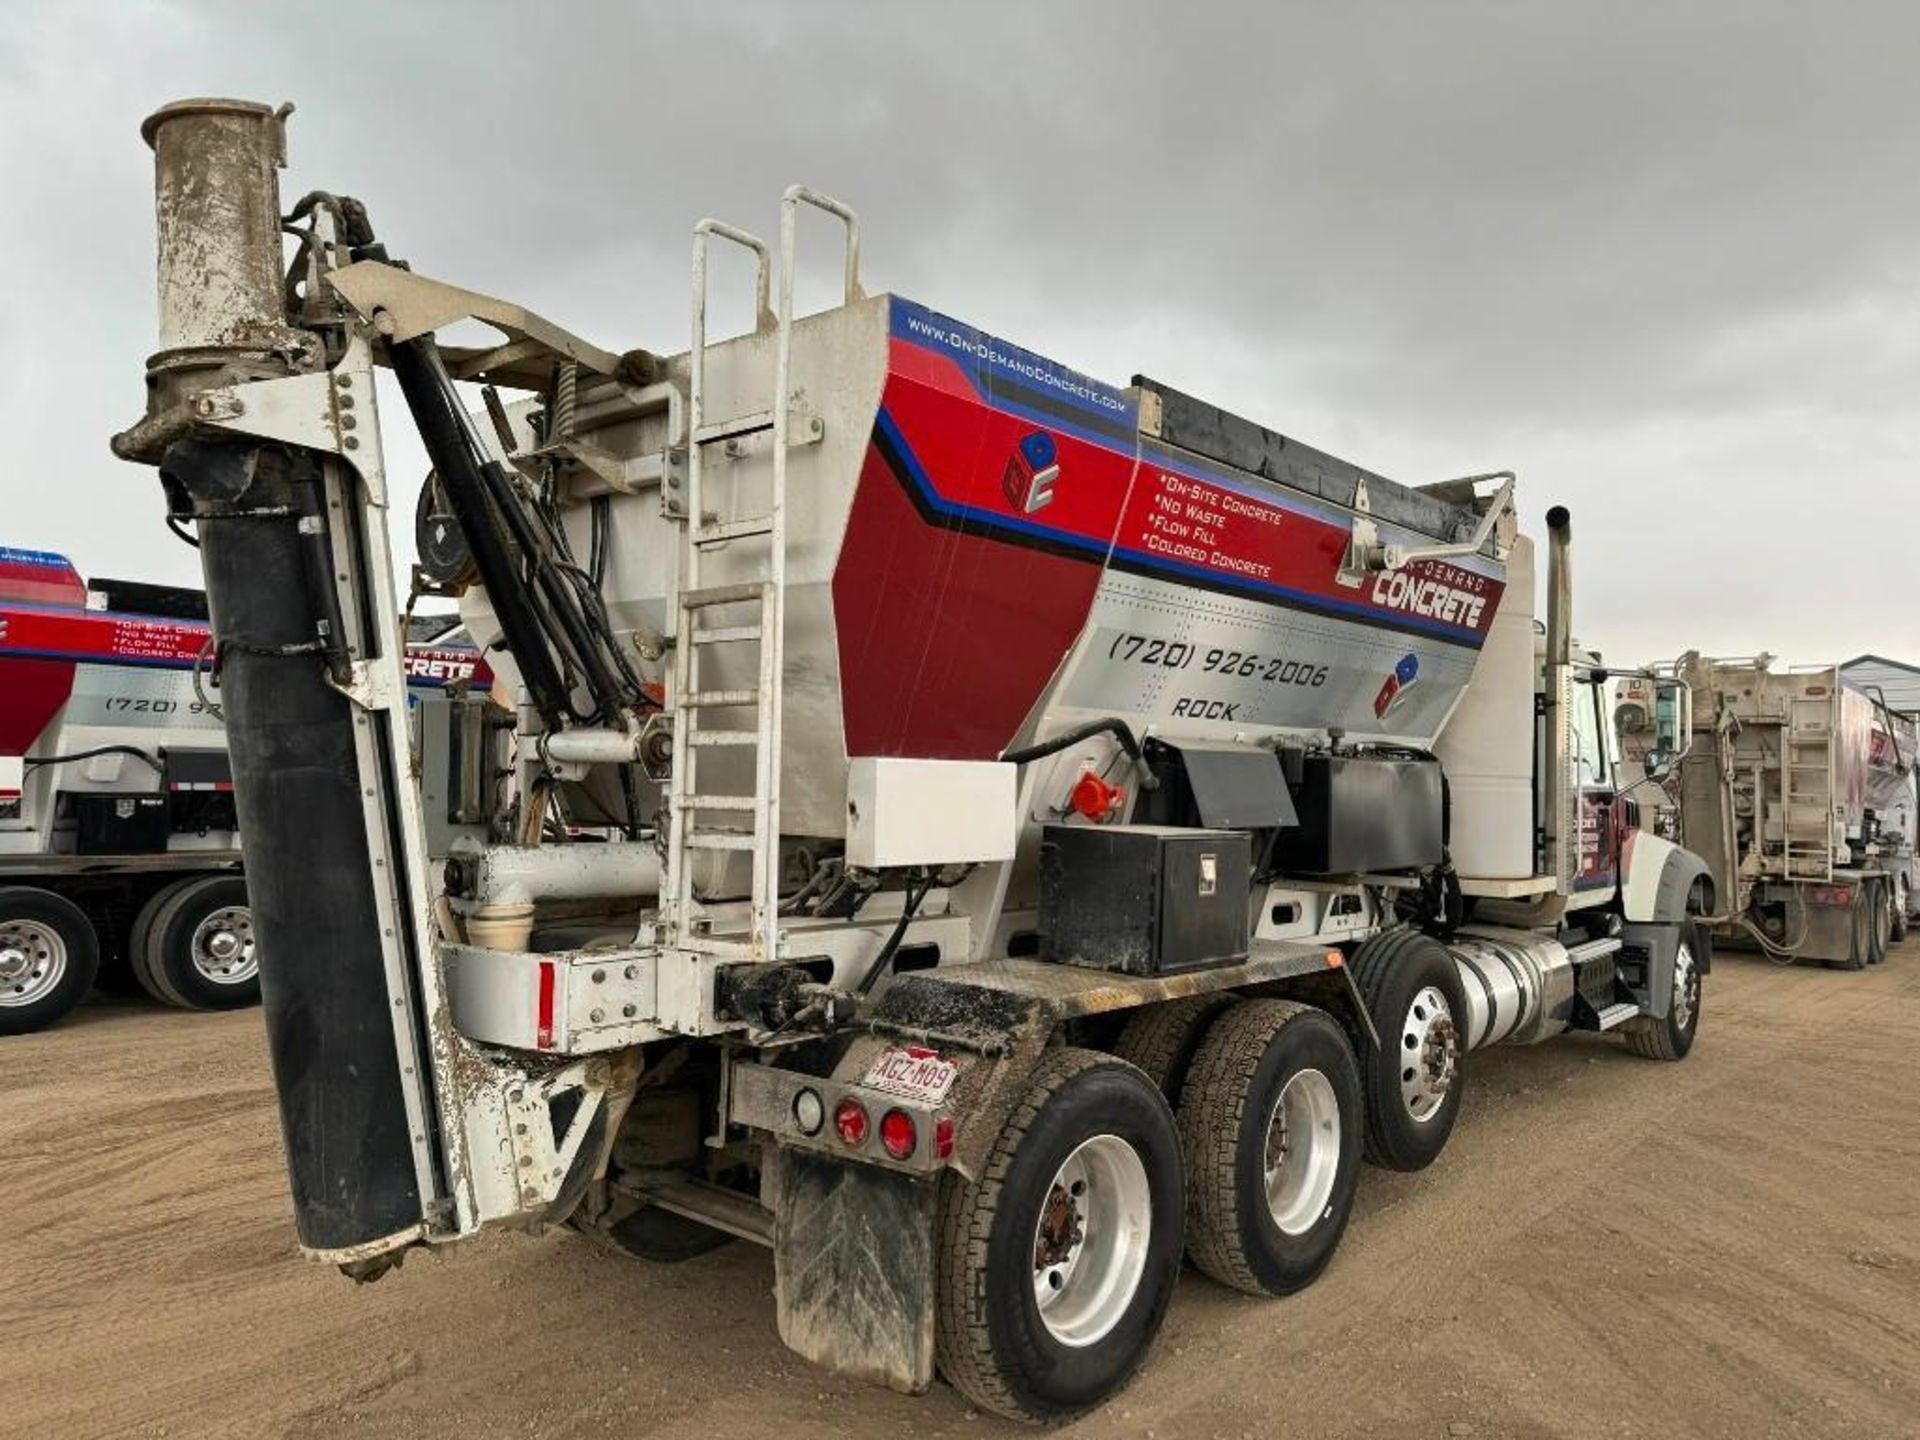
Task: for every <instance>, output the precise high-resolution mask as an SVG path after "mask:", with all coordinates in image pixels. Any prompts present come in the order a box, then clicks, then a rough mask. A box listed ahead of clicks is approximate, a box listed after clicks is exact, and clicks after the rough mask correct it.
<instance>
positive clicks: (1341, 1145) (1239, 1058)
mask: <svg viewBox="0 0 1920 1440" xmlns="http://www.w3.org/2000/svg"><path fill="white" fill-rule="evenodd" d="M1361 1114H1362V1107H1361V1101H1360V1070H1359V1067H1358V1066H1357V1065H1356V1064H1355V1063H1354V1058H1353V1049H1352V1047H1351V1046H1350V1045H1349V1044H1348V1043H1347V1035H1346V1031H1345V1030H1343V1029H1342V1028H1341V1027H1340V1024H1339V1022H1337V1021H1336V1020H1334V1018H1333V1017H1332V1016H1331V1015H1329V1014H1327V1013H1326V1012H1325V1011H1324V1010H1316V1009H1315V1008H1314V1007H1313V1006H1311V1005H1300V1004H1296V1003H1294V1002H1293V1001H1290V1000H1248V1001H1245V1002H1243V1003H1241V1004H1239V1005H1236V1006H1234V1007H1233V1009H1231V1010H1229V1011H1228V1012H1227V1013H1226V1014H1225V1015H1223V1016H1221V1017H1220V1018H1219V1019H1218V1020H1216V1021H1215V1022H1214V1024H1213V1028H1212V1029H1211V1030H1209V1031H1208V1032H1207V1038H1206V1040H1205V1042H1204V1043H1203V1044H1202V1045H1201V1047H1200V1052H1199V1054H1197V1055H1196V1056H1195V1057H1194V1060H1193V1069H1192V1070H1191V1071H1190V1072H1189V1074H1188V1076H1187V1085H1186V1089H1185V1091H1184V1092H1183V1093H1182V1095H1181V1099H1180V1142H1181V1151H1182V1154H1183V1156H1184V1158H1185V1160H1186V1167H1187V1254H1188V1255H1189V1256H1191V1257H1192V1259H1193V1263H1194V1264H1195V1265H1196V1266H1197V1267H1199V1269H1200V1270H1201V1271H1202V1272H1204V1273H1205V1274H1207V1275H1209V1276H1211V1277H1212V1278H1213V1279H1215V1280H1218V1281H1219V1282H1220V1283H1221V1284H1222V1285H1230V1286H1232V1287H1233V1288H1234V1289H1236V1290H1244V1291H1245V1292H1247V1293H1248V1294H1249V1295H1291V1294H1293V1293H1294V1292H1295V1291H1296V1290H1301V1289H1304V1288H1305V1287H1306V1286H1308V1285H1310V1284H1312V1283H1313V1282H1314V1281H1315V1280H1317V1279H1318V1278H1319V1277H1320V1273H1321V1272H1322V1271H1323V1270H1325V1269H1326V1268H1327V1265H1328V1264H1329V1263H1330V1262H1331V1261H1332V1259H1333V1252H1334V1251H1335V1250H1336V1249H1338V1248H1339V1245H1340V1237H1341V1235H1342V1234H1344V1233H1345V1231H1346V1228H1347V1217H1348V1215H1349V1214H1350V1213H1351V1211H1352V1209H1353V1195H1354V1189H1355V1187H1356V1185H1357V1183H1358V1180H1359V1173H1360V1129H1361V1124H1360V1121H1361ZM1276 1129H1277V1131H1278V1134H1279V1135H1281V1136H1284V1137H1285V1139H1284V1140H1283V1141H1282V1144H1281V1149H1280V1154H1279V1156H1278V1157H1277V1159H1276V1157H1275V1155H1274V1142H1275V1136H1276ZM1303 1136H1304V1137H1305V1139H1304V1143H1303V1141H1302V1137H1303ZM1270 1167H1271V1168H1270ZM1276 1187H1278V1193H1276Z"/></svg>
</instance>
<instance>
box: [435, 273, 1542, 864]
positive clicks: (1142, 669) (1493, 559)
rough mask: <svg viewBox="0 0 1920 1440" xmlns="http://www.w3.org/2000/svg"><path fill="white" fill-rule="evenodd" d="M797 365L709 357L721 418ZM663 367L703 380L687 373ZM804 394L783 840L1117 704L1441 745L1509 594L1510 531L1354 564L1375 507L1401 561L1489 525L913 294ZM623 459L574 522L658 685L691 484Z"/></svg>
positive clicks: (723, 466) (1216, 734) (847, 324)
mask: <svg viewBox="0 0 1920 1440" xmlns="http://www.w3.org/2000/svg"><path fill="white" fill-rule="evenodd" d="M773 349H774V346H773V337H772V336H771V335H770V334H767V333H759V334H751V335H747V336H742V337H740V338H737V339H734V340H731V341H727V342H725V343H722V344H718V345H715V346H713V347H711V348H710V350H709V353H708V359H707V387H708V389H707V398H706V404H705V413H706V414H707V416H708V417H709V420H710V423H711V424H712V425H713V426H717V427H721V428H724V426H725V422H726V420H727V417H730V416H741V417H746V416H750V415H751V414H752V413H753V412H755V411H759V412H762V413H764V412H766V410H767V408H768V406H769V398H770V397H769V393H768V392H769V390H770V388H771V384H772V363H773ZM666 368H667V376H668V378H669V379H670V380H671V381H673V382H674V383H675V384H676V385H679V386H681V387H684V383H685V378H686V368H687V367H686V359H685V357H684V356H682V357H679V358H677V359H674V360H671V361H669V362H667V367H666ZM793 377H794V391H793V394H792V397H791V399H792V404H793V406H794V410H795V420H796V423H795V424H794V426H793V434H794V435H795V436H796V437H799V439H800V443H799V444H798V445H797V447H796V448H795V449H794V450H793V451H792V452H791V454H790V461H789V470H788V499H787V507H788V508H787V516H788V518H787V526H788V552H787V556H788V558H787V577H788V590H787V633H786V646H785V663H786V670H785V684H784V692H783V694H784V706H785V709H784V712H783V734H782V747H783V762H784V763H783V766H782V769H783V777H782V791H781V814H782V829H783V830H785V831H786V832H787V833H789V834H806V835H821V836H835V835H840V834H842V833H844V829H845V807H846V771H847V761H848V759H849V757H859V756H899V757H911V758H922V759H956V760H960V759H965V760H983V759H993V758H995V757H997V756H998V755H1000V754H1001V752H1003V751H1004V750H1006V749H1007V748H1009V747H1010V746H1013V745H1015V744H1017V743H1024V742H1025V741H1026V740H1029V739H1033V738H1044V737H1045V736H1047V735H1050V734H1053V733H1056V732H1057V731H1059V730H1061V729H1064V728H1065V727H1067V726H1069V725H1073V724H1076V723H1078V722H1080V721H1083V720H1086V719H1088V718H1092V717H1101V716H1109V715H1111V716H1118V717H1120V718H1122V719H1125V720H1126V721H1128V722H1129V723H1130V724H1131V725H1132V726H1134V727H1135V729H1136V730H1142V729H1145V728H1146V727H1148V726H1153V727H1156V729H1157V733H1159V734H1161V735H1163V736H1170V737H1184V738H1190V739H1195V740H1207V739H1217V740H1236V739H1237V740H1239V741H1241V742H1243V743H1244V742H1249V741H1257V740H1259V739H1262V738H1264V737H1268V736H1272V735H1277V734H1284V733H1303V734H1307V735H1315V736H1319V737H1322V738H1324V736H1325V733H1326V732H1327V731H1329V730H1338V731H1340V732H1342V733H1343V734H1344V735H1345V736H1346V738H1347V739H1348V740H1349V741H1350V742H1351V741H1363V740H1378V741H1383V742H1394V743H1398V744H1403V745H1409V746H1417V747H1422V748H1425V747H1428V746H1430V745H1431V744H1432V743H1433V741H1434V740H1435V738H1436V737H1437V736H1438V735H1439V733H1440V732H1441V730H1442V728H1443V727H1444V725H1445V724H1446V721H1447V717H1448V716H1449V715H1450V714H1451V712H1452V711H1453V709H1454V707H1455V705H1456V703H1457V702H1458V700H1459V699H1460V696H1461V694H1462V692H1463V690H1464V688H1465V686H1466V684H1467V681H1468V679H1469V677H1470V676H1471V675H1472V674H1473V670H1474V666H1475V662H1476V659H1477V657H1478V655H1479V652H1480V649H1481V647H1482V645H1483V644H1484V642H1485V640H1486V638H1487V636H1488V633H1489V631H1490V629H1491V627H1492V624H1493V620H1494V616H1495V614H1496V612H1497V610H1498V608H1499V601H1500V596H1501V594H1502V592H1503V590H1504V589H1505V585H1506V577H1507V565H1506V561H1505V559H1504V553H1505V552H1504V550H1503V549H1502V548H1501V547H1500V544H1499V542H1497V541H1490V542H1488V544H1487V545H1486V546H1484V547H1483V549H1482V550H1481V551H1480V552H1478V553H1474V554H1470V555H1465V556H1459V557H1455V558H1453V559H1449V560H1445V561H1438V560H1416V561H1414V562H1412V563H1411V564H1408V565H1406V566H1405V567H1403V568H1400V569H1396V570H1392V571H1378V570H1375V571H1365V570H1356V569H1353V568H1352V567H1348V569H1347V570H1346V571H1345V573H1343V560H1345V558H1346V557H1347V556H1348V553H1349V544H1350V541H1351V540H1352V539H1353V537H1354V530H1355V521H1356V519H1357V518H1358V519H1360V520H1362V522H1363V523H1366V524H1371V525H1372V526H1374V527H1375V528H1376V530H1377V538H1378V541H1379V542H1380V543H1383V544H1389V545H1399V546H1403V547H1414V546H1420V545H1432V544H1434V543H1436V542H1441V543H1452V542H1458V541H1459V540H1461V539H1463V538H1465V537H1466V536H1468V535H1471V534H1472V533H1473V531H1474V528H1475V525H1476V523H1477V521H1478V520H1479V514H1478V512H1477V511H1476V510H1475V509H1474V508H1473V507H1472V506H1471V504H1467V503H1457V502H1456V501H1455V500H1453V499H1448V498H1441V496H1440V495H1439V494H1436V493H1431V492H1427V491H1421V490H1417V489H1412V488H1409V487H1406V486H1402V485H1398V484H1395V483H1394V482H1392V481H1390V480H1387V479H1384V478H1382V477H1380V476H1378V475H1373V474H1370V473H1368V472H1366V471H1363V470H1361V469H1359V468H1358V467H1356V466H1353V465H1350V464H1348V463H1346V462H1345V461H1342V460H1339V459H1336V458H1335V457H1333V456H1331V455H1327V454H1324V453H1322V452H1320V451H1317V450H1314V449H1312V448H1311V447H1309V446H1306V445H1303V444H1301V443H1300V442H1298V441H1295V440H1292V439H1289V438H1287V437H1285V436H1282V435H1279V434H1277V433H1275V432H1273V431H1270V430H1267V429H1265V428H1263V427H1261V426H1258V425H1255V424H1253V423H1251V422H1249V421H1246V420H1242V419H1240V418H1238V417H1236V416H1233V415H1230V414H1228V413H1226V412H1225V411H1222V410H1219V409H1218V408H1217V407H1214V406H1211V405H1208V404H1207V403H1206V402H1204V401H1199V400H1196V399H1194V398H1192V397H1190V396H1186V395H1183V394H1181V393H1180V392H1178V391H1175V390H1173V389H1171V388H1169V387H1167V386H1164V385H1161V384H1158V383H1157V382H1154V381H1152V380H1148V379H1145V378H1141V377H1136V379H1135V381H1134V383H1133V384H1131V385H1129V386H1126V387H1118V386H1113V385H1109V384H1106V383H1104V382H1102V381H1100V380H1097V379H1094V378H1093V377H1091V376H1087V375H1083V374H1081V373H1079V372H1077V371H1075V370H1071V369H1069V368H1067V367H1066V366H1063V365H1060V364H1057V363H1056V362H1054V361H1051V360H1048V359H1046V358H1045V357H1043V356H1040V355H1036V354H1034V353H1032V352H1030V351H1027V350H1023V349H1021V348H1019V347H1018V346H1015V345H1012V344H1009V343H1007V342H1005V341H1002V340H999V339H997V338H995V337H993V336H991V335H988V334H986V333H984V332H982V331H980V330H977V329H975V328H973V327H971V326H968V325H965V324H963V323H961V322H959V321H956V320H953V319H950V318H948V317H947V316H944V315H941V314H938V313H936V312H934V311H932V310H929V309H927V308H926V307H924V306H921V305H918V304H915V303H914V302H912V301H909V300H906V299H903V298H900V297H898V296H891V295H882V296H876V297H872V298H869V299H865V300H862V301H858V302H856V303H854V304H852V305H849V306H846V307H844V308H840V309H836V310H831V311H828V312H825V313H823V314H820V315H817V316H813V317H811V318H808V319H805V320H801V321H799V322H797V323H796V325H795V330H794V336H793ZM611 390H612V387H609V386H604V385H603V386H601V387H600V388H599V389H597V390H594V391H591V392H590V391H588V390H587V389H586V388H584V387H583V389H582V392H581V403H580V408H579V412H578V415H577V418H576V421H575V433H576V435H578V436H579V437H580V438H582V439H585V440H587V441H590V442H591V443H592V444H593V445H595V446H597V447H599V449H600V451H601V452H602V453H604V454H606V455H608V456H611V457H617V458H622V459H626V458H633V457H643V456H650V455H659V454H660V453H661V452H663V451H670V450H671V447H672V444H673V441H674V438H675V436H674V433H673V428H672V427H673V426H674V425H675V424H676V423H677V416H676V415H675V414H674V413H672V412H663V411H654V412H651V413H649V412H644V411H641V410H638V409H636V408H635V407H633V406H632V405H627V404H623V402H622V401H621V399H620V397H619V396H618V395H617V394H613V393H611ZM770 439H771V437H770V435H769V434H768V433H767V432H766V431H765V430H764V429H762V430H760V431H759V432H757V433H754V432H752V431H751V430H750V429H749V428H747V427H745V426H744V425H743V426H742V428H741V429H740V430H739V431H738V433H735V434H733V435H731V436H729V437H728V438H726V439H725V440H724V441H723V442H721V441H716V442H714V443H712V444H710V445H709V448H708V449H707V450H706V451H704V452H703V460H704V467H705V468H704V474H703V481H702V483H703V489H704V494H705V497H706V505H705V507H704V508H706V509H707V510H708V518H709V519H710V520H720V521H724V520H726V519H729V518H737V517H744V516H751V515H754V514H756V513H759V512H760V511H761V510H764V508H765V502H764V496H765V493H766V487H767V485H768V479H769V472H770V470H771V462H770ZM674 463H675V461H674V459H673V456H672V455H671V454H669V455H668V456H667V459H666V461H665V462H664V463H663V464H662V465H661V466H660V467H659V468H660V469H661V470H664V471H665V472H666V473H667V474H668V475H669V476H671V475H672V473H673V466H674ZM609 474H611V471H610V469H609V467H606V466H602V467H601V473H596V474H586V473H584V472H583V473H582V474H580V475H578V476H576V477H575V479H574V481H573V486H574V488H573V490H572V492H571V496H570V498H571V500H572V502H573V503H572V505H571V507H570V509H569V512H568V514H567V522H566V523H567V525H568V529H569V536H570V538H571V540H572V543H573V545H574V548H575V552H576V553H579V554H585V553H588V550H589V548H590V543H591V536H590V528H591V522H590V518H589V504H588V502H589V501H590V500H592V499H594V498H595V497H596V496H598V497H602V498H600V501H599V503H600V507H601V511H602V515H601V520H600V523H601V524H602V525H604V526H605V527H606V535H607V537H608V543H607V544H606V546H605V554H606V556H607V560H606V570H605V578H604V581H603V590H604V592H605V594H606V598H607V601H608V605H609V610H610V613H611V615H612V617H613V620H614V623H615V625H616V627H617V628H621V629H624V630H625V631H627V632H628V633H629V634H631V635H632V637H633V639H634V641H635V648H636V649H637V651H638V652H639V653H640V654H641V655H642V656H643V657H649V658H652V660H653V662H654V669H653V675H654V677H655V678H659V677H660V676H661V675H662V674H663V672H664V665H665V662H664V661H663V660H660V659H659V658H658V657H660V656H661V654H662V652H663V650H664V648H665V647H664V644H663V641H664V639H665V637H667V636H668V635H670V634H671V632H672V629H673V621H672V610H671V608H670V607H671V603H672V598H671V597H672V592H673V587H674V584H675V573H676V569H677V555H678V547H679V545H680V543H681V533H682V532H681V530H680V528H679V526H678V525H676V524H675V523H674V521H673V520H671V519H670V518H669V517H668V515H667V514H666V513H664V511H665V510H667V509H669V508H671V503H672V497H671V495H669V497H668V500H667V503H666V504H665V505H663V502H662V497H661V494H660V492H659V491H658V489H657V488H650V487H642V486H636V487H633V488H631V489H628V488H625V487H624V484H623V482H622V481H621V480H620V479H619V478H618V477H617V476H614V477H613V478H612V479H611V480H610V479H609V478H608V476H609ZM1448 493H1449V494H1452V493H1454V492H1448ZM756 502H758V503H756ZM760 554H761V552H760V550H758V549H757V548H756V547H755V546H754V545H753V543H752V542H747V543H746V544H745V545H744V546H743V547H742V549H741V553H740V555H739V557H738V558H737V559H735V560H733V561H732V562H731V564H732V566H733V567H734V569H733V571H732V572H731V573H730V560H729V556H728V554H727V550H726V548H725V547H721V548H718V549H714V550H709V551H707V552H705V554H704V556H703V560H702V583H703V585H724V584H728V583H730V582H731V581H732V580H733V579H735V578H738V579H740V580H751V579H753V578H756V577H757V575H758V573H759V571H758V564H759V557H760ZM463 613H464V614H465V618H466V619H467V621H468V624H469V628H470V629H472V630H473V631H474V634H475V638H476V639H477V640H479V641H481V642H482V643H483V644H484V643H487V642H488V641H490V640H491V639H492V638H493V636H494V634H495V633H497V626H496V625H495V624H494V622H493V619H492V616H491V613H490V610H489V607H488V606H487V603H486V599H485V596H484V594H483V593H481V592H478V591H475V592H470V593H469V596H468V598H467V600H466V602H465V604H464V607H463ZM741 618H742V620H745V619H746V618H748V617H747V616H746V614H745V612H744V611H743V612H742V616H741ZM715 623H719V624H725V623H727V621H726V619H725V617H719V616H716V617H715ZM703 663H705V662H704V661H703ZM738 663H739V664H740V666H741V674H740V675H739V676H738V677H728V676H727V674H726V672H725V664H726V661H725V660H724V659H722V660H721V661H720V662H719V663H718V665H717V666H716V667H715V669H716V671H717V673H715V674H714V676H713V683H714V684H716V685H727V686H731V685H733V684H735V683H736V679H737V683H739V684H740V685H742V686H745V685H749V684H751V683H752V676H751V674H750V673H748V667H749V666H750V665H751V663H752V662H751V658H750V657H748V656H743V657H742V658H741V659H740V661H739V662H738ZM722 763H724V762H716V763H715V765H714V766H713V767H712V768H711V769H707V770H703V774H712V773H714V772H715V771H717V770H718V769H719V767H720V764H722ZM742 763H744V760H743V762H742ZM722 783H724V782H722Z"/></svg>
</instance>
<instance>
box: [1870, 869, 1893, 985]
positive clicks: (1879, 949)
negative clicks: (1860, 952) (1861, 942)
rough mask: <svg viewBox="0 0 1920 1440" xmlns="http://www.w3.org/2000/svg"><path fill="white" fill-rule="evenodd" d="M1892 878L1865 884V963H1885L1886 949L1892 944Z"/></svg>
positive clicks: (1874, 880) (1887, 877)
mask: <svg viewBox="0 0 1920 1440" xmlns="http://www.w3.org/2000/svg"><path fill="white" fill-rule="evenodd" d="M1893 905H1894V891H1893V877H1892V876H1890V875H1888V876H1883V877H1876V878H1874V879H1872V880H1869V881H1868V882H1867V914H1868V918H1869V921H1870V924H1869V928H1868V931H1867V963H1868V964H1869V965H1880V964H1884V963H1885V962H1886V958H1887V947H1888V946H1889V945H1891V944H1892V943H1893Z"/></svg>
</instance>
